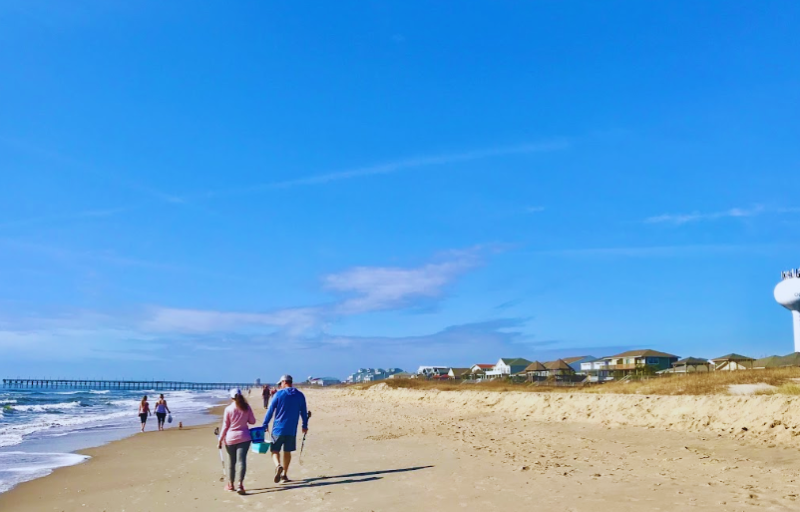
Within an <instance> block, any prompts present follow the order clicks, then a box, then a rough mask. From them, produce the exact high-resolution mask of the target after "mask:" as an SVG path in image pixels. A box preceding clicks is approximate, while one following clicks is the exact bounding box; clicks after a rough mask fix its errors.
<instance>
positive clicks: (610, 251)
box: [531, 244, 789, 258]
mask: <svg viewBox="0 0 800 512" xmlns="http://www.w3.org/2000/svg"><path fill="white" fill-rule="evenodd" d="M787 248H789V246H786V245H778V244H753V245H741V244H698V245H657V246H639V247H636V246H632V247H585V248H575V249H545V250H539V251H533V252H532V253H531V254H533V255H537V256H558V257H563V256H569V257H578V258H595V257H629V258H644V257H681V256H711V255H717V254H731V253H760V252H767V253H770V252H774V251H776V250H780V249H787Z"/></svg>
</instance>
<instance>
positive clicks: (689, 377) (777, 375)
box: [353, 367, 800, 395]
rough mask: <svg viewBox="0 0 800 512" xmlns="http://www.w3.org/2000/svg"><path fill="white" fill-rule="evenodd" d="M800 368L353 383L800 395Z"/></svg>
mask: <svg viewBox="0 0 800 512" xmlns="http://www.w3.org/2000/svg"><path fill="white" fill-rule="evenodd" d="M799 381H800V368H799V367H790V368H768V369H763V370H740V371H719V372H709V373H688V374H674V375H664V376H654V377H651V378H647V379H641V380H631V381H619V382H615V381H612V382H607V383H604V384H584V385H577V386H555V385H548V384H547V383H538V384H531V383H524V382H523V383H514V382H511V381H509V380H493V381H486V382H477V383H476V382H465V381H432V380H424V379H387V380H381V381H376V382H369V383H363V384H354V385H353V386H355V387H357V388H360V389H369V388H370V387H372V386H376V385H386V386H388V387H389V388H392V389H418V390H434V389H435V390H438V391H465V390H474V391H496V392H505V391H522V392H533V393H542V392H550V393H552V392H561V393H613V394H640V395H724V394H727V393H728V390H729V388H730V386H732V385H740V384H760V383H764V384H769V385H770V386H774V387H775V388H774V389H770V390H765V391H759V392H758V394H779V395H800V382H799Z"/></svg>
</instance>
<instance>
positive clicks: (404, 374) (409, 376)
mask: <svg viewBox="0 0 800 512" xmlns="http://www.w3.org/2000/svg"><path fill="white" fill-rule="evenodd" d="M415 377H416V375H414V374H413V373H408V372H400V373H395V374H393V375H389V376H388V377H386V378H387V379H395V380H396V379H413V378H415Z"/></svg>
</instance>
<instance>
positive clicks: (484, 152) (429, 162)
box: [201, 139, 569, 197]
mask: <svg viewBox="0 0 800 512" xmlns="http://www.w3.org/2000/svg"><path fill="white" fill-rule="evenodd" d="M568 147H569V143H568V142H567V141H566V140H562V139H557V140H552V141H546V142H538V143H530V144H521V145H517V146H504V147H497V148H488V149H479V150H475V151H465V152H462V153H446V154H441V155H430V156H420V157H416V158H407V159H403V160H396V161H393V162H387V163H383V164H378V165H371V166H367V167H359V168H355V169H349V170H344V171H337V172H330V173H325V174H317V175H312V176H307V177H304V178H297V179H292V180H284V181H275V182H271V183H262V184H257V185H250V186H246V187H241V188H233V189H226V190H216V191H211V192H208V193H206V194H204V195H203V196H201V197H216V196H228V195H239V194H252V193H257V192H261V191H264V190H271V189H279V188H290V187H299V186H312V185H323V184H326V183H331V182H336V181H343V180H351V179H355V178H363V177H367V176H376V175H380V174H393V173H397V172H401V171H407V170H412V169H419V168H423V167H433V166H439V165H447V164H454V163H459V162H470V161H473V160H483V159H487V158H493V157H501V156H511V155H521V154H528V153H543V152H549V151H559V150H563V149H566V148H568Z"/></svg>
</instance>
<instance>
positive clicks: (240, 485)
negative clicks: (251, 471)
mask: <svg viewBox="0 0 800 512" xmlns="http://www.w3.org/2000/svg"><path fill="white" fill-rule="evenodd" d="M236 492H238V493H239V494H247V491H245V490H244V485H242V484H239V488H238V489H236Z"/></svg>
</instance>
